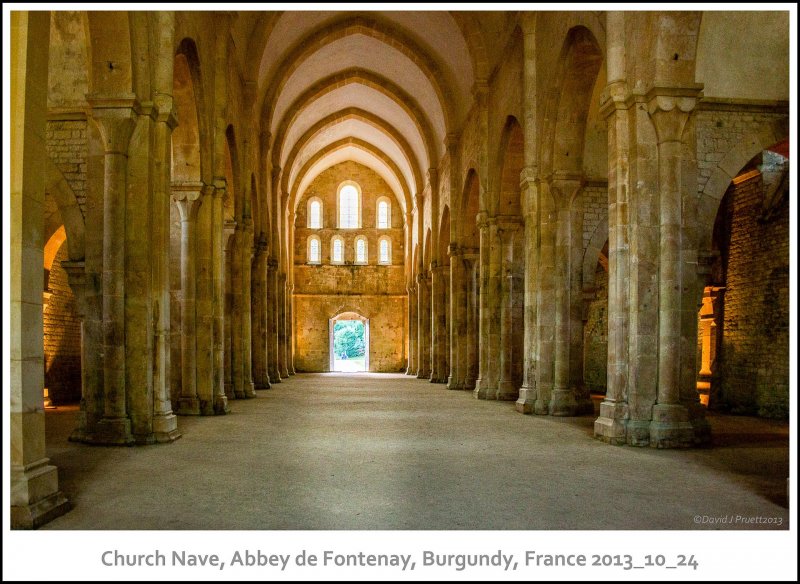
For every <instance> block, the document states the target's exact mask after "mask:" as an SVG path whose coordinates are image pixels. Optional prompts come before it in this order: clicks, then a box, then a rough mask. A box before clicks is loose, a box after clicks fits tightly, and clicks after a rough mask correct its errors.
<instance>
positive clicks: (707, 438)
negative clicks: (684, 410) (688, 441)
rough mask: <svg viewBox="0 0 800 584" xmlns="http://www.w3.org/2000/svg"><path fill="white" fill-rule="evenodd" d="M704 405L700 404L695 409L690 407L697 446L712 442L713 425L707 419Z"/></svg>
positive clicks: (690, 418) (690, 419)
mask: <svg viewBox="0 0 800 584" xmlns="http://www.w3.org/2000/svg"><path fill="white" fill-rule="evenodd" d="M702 407H703V406H700V405H698V406H697V407H696V408H695V410H696V411H692V408H691V407H690V408H689V423H691V425H692V429H693V431H694V443H695V446H707V445H709V444H711V425H710V424H709V423H708V420H706V416H705V410H704V409H702Z"/></svg>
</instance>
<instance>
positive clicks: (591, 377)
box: [583, 262, 608, 393]
mask: <svg viewBox="0 0 800 584" xmlns="http://www.w3.org/2000/svg"><path fill="white" fill-rule="evenodd" d="M594 289H595V296H594V299H593V300H592V301H591V302H590V303H589V307H588V310H587V319H586V324H585V325H584V329H583V382H584V383H585V384H586V387H587V388H588V389H589V391H591V392H592V393H605V392H606V385H607V376H608V272H606V270H605V269H604V268H603V267H602V266H601V265H600V263H599V262H598V264H597V271H596V272H595V275H594Z"/></svg>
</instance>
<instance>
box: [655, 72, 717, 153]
mask: <svg viewBox="0 0 800 584" xmlns="http://www.w3.org/2000/svg"><path fill="white" fill-rule="evenodd" d="M702 88H703V86H702V85H700V84H694V85H693V86H689V87H651V88H650V90H649V91H648V92H647V95H646V98H647V112H648V113H649V114H650V118H651V119H652V120H653V125H654V126H655V128H656V134H657V135H658V141H659V143H662V142H678V141H680V139H681V134H683V128H684V126H685V125H686V121H687V120H688V119H689V114H691V112H692V110H694V108H695V106H696V105H697V102H698V99H699V98H700V96H701V92H702Z"/></svg>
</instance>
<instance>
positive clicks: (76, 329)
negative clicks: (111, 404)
mask: <svg viewBox="0 0 800 584" xmlns="http://www.w3.org/2000/svg"><path fill="white" fill-rule="evenodd" d="M68 259H69V257H68V256H67V246H66V245H65V244H62V245H61V248H60V249H59V250H58V253H57V254H56V258H55V260H54V261H53V265H52V266H51V267H50V277H49V278H48V281H47V289H46V290H45V297H47V295H48V294H49V299H47V300H46V306H45V308H44V371H45V374H44V383H45V387H46V388H47V389H48V390H49V392H50V399H51V400H52V402H53V404H54V405H62V404H69V403H77V402H79V401H80V399H81V321H80V319H79V318H78V316H77V313H76V311H75V297H74V296H73V294H72V290H71V289H70V287H69V283H68V280H67V273H66V272H65V271H64V269H63V268H62V267H61V262H62V261H65V260H68Z"/></svg>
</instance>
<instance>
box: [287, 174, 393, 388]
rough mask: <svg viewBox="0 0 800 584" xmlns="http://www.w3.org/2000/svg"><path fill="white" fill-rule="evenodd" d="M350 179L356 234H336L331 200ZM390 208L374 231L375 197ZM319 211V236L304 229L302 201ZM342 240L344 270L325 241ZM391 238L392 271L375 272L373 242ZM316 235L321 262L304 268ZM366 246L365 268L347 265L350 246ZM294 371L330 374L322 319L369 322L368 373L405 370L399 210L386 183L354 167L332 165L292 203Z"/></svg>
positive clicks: (339, 231) (347, 231)
mask: <svg viewBox="0 0 800 584" xmlns="http://www.w3.org/2000/svg"><path fill="white" fill-rule="evenodd" d="M346 180H349V181H355V182H356V183H358V185H359V186H360V187H361V193H362V198H361V204H362V215H361V228H360V229H338V228H337V224H338V222H337V216H336V212H337V205H336V197H337V192H338V188H339V185H341V184H342V182H344V181H346ZM382 196H386V197H388V198H389V199H390V201H391V228H390V229H377V228H376V206H377V200H378V198H379V197H382ZM312 197H318V198H319V199H320V200H321V201H322V205H323V222H322V228H321V229H309V228H308V227H307V225H308V200H309V199H310V198H312ZM334 235H339V236H341V237H342V238H343V240H344V261H345V263H344V265H331V239H332V238H333V236H334ZM384 235H387V236H389V237H390V238H391V251H392V255H391V259H392V263H391V265H378V241H379V237H381V236H384ZM311 236H318V237H319V238H320V243H321V252H322V253H321V263H320V264H319V265H310V264H309V263H308V238H309V237H311ZM358 236H365V237H366V239H367V248H368V253H367V258H368V261H367V265H354V260H355V239H356V237H358ZM294 243H295V246H294V327H295V329H294V330H295V335H294V343H295V348H294V366H295V369H296V370H297V371H329V370H330V356H329V355H330V353H329V351H330V343H329V320H330V319H331V318H333V317H335V316H337V315H338V314H341V313H342V312H356V313H358V314H360V315H362V316H364V317H365V318H368V319H369V330H370V338H369V344H370V347H369V369H370V371H381V372H399V371H402V370H404V368H405V367H406V359H405V337H406V329H407V326H408V324H407V322H406V320H407V315H406V303H407V299H406V290H405V264H404V256H405V248H404V245H405V234H404V230H403V211H402V208H401V207H400V204H399V202H398V201H397V198H396V197H395V196H394V194H393V193H392V190H391V189H390V188H389V186H388V185H387V184H386V182H385V181H384V180H383V179H382V178H381V177H380V175H378V174H377V173H375V172H374V171H372V170H370V169H369V168H367V167H365V166H362V165H361V164H358V163H356V162H352V161H348V162H342V163H340V164H337V165H335V166H333V167H331V168H329V169H328V170H325V171H324V172H322V173H320V175H319V176H318V177H317V178H316V179H314V181H312V183H311V184H310V185H309V187H308V188H307V189H306V191H305V193H304V196H303V198H302V199H301V200H300V201H299V203H298V205H297V211H296V219H295V236H294Z"/></svg>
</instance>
